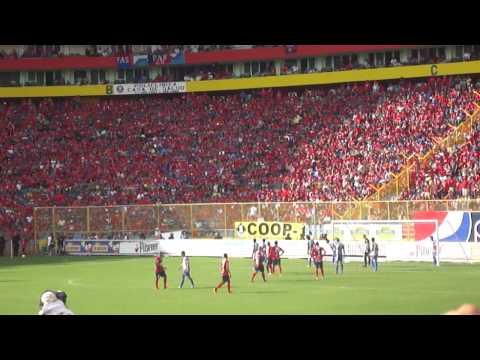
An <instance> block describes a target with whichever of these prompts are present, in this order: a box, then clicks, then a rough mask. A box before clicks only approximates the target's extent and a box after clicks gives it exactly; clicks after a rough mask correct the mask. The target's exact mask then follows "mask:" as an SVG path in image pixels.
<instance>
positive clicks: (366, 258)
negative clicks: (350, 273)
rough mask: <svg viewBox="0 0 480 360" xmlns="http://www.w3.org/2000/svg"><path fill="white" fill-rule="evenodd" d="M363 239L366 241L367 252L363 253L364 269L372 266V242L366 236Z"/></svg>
mask: <svg viewBox="0 0 480 360" xmlns="http://www.w3.org/2000/svg"><path fill="white" fill-rule="evenodd" d="M363 238H364V240H365V251H364V253H363V267H367V265H370V240H368V237H367V236H366V235H363Z"/></svg>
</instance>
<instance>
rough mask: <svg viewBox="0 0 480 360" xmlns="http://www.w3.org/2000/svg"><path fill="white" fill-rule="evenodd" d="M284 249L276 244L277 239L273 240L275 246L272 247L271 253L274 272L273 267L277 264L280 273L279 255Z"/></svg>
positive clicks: (280, 261) (280, 260)
mask: <svg viewBox="0 0 480 360" xmlns="http://www.w3.org/2000/svg"><path fill="white" fill-rule="evenodd" d="M284 252H285V251H283V249H282V248H281V247H280V246H278V241H275V246H274V247H273V254H274V256H275V257H274V260H273V272H275V267H276V266H278V269H279V270H280V274H282V259H281V256H282V255H283V253H284Z"/></svg>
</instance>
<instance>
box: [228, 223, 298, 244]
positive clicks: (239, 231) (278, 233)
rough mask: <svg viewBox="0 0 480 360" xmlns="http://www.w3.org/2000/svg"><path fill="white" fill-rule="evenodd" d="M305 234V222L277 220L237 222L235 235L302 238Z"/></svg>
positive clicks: (268, 238) (264, 237) (242, 236)
mask: <svg viewBox="0 0 480 360" xmlns="http://www.w3.org/2000/svg"><path fill="white" fill-rule="evenodd" d="M304 235H305V224H304V223H286V222H276V221H236V222H235V237H236V238H239V239H253V238H257V239H267V240H300V239H302V238H303V237H304Z"/></svg>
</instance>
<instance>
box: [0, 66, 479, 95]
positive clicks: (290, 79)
mask: <svg viewBox="0 0 480 360" xmlns="http://www.w3.org/2000/svg"><path fill="white" fill-rule="evenodd" d="M476 73H480V61H468V62H459V63H448V64H433V65H417V66H399V67H388V68H380V69H366V70H350V71H337V72H328V73H317V74H298V75H279V76H264V77H254V78H244V79H224V80H202V81H189V82H186V83H185V82H177V83H147V84H116V85H85V86H32V87H0V98H28V97H62V96H105V95H145V94H152V93H155V94H161V93H183V92H190V93H194V92H211V91H235V90H247V89H260V88H280V87H298V86H315V85H328V84H339V83H349V82H362V81H375V80H378V81H381V80H394V79H406V78H423V77H430V76H447V75H463V74H476ZM178 84H182V85H181V86H178ZM152 87H157V88H160V89H170V88H172V89H177V90H172V91H165V90H159V91H149V90H148V89H151V88H152ZM119 88H121V89H123V90H125V89H135V90H132V91H121V92H120V91H116V89H119Z"/></svg>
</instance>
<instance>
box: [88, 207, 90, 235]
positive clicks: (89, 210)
mask: <svg viewBox="0 0 480 360" xmlns="http://www.w3.org/2000/svg"><path fill="white" fill-rule="evenodd" d="M87 233H90V206H87Z"/></svg>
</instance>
